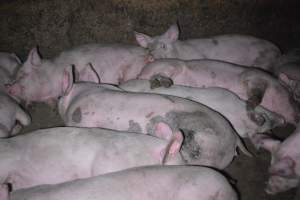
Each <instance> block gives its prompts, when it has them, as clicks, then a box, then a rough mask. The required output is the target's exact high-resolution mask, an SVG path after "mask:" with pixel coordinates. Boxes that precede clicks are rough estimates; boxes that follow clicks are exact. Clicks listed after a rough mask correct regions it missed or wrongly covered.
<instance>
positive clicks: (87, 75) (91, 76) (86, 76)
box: [79, 63, 100, 83]
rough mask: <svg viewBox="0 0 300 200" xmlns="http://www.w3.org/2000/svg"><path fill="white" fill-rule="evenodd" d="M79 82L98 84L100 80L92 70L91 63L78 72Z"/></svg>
mask: <svg viewBox="0 0 300 200" xmlns="http://www.w3.org/2000/svg"><path fill="white" fill-rule="evenodd" d="M79 81H83V82H92V83H100V78H99V76H98V74H97V72H96V70H95V69H94V68H93V66H92V64H91V63H88V64H87V65H86V66H85V67H84V68H83V69H82V70H81V71H80V72H79Z"/></svg>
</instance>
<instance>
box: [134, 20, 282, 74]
mask: <svg viewBox="0 0 300 200" xmlns="http://www.w3.org/2000/svg"><path fill="white" fill-rule="evenodd" d="M178 36H179V30H178V26H177V25H176V24H174V25H172V26H170V27H169V29H168V30H167V31H166V32H165V33H163V34H162V35H159V36H155V37H150V36H148V35H146V34H143V33H138V32H136V33H135V37H136V40H137V42H138V44H139V45H140V46H142V47H144V48H147V49H149V50H150V53H151V54H152V55H153V56H154V58H155V59H157V58H178V59H182V60H195V59H213V60H222V61H227V62H231V63H235V64H238V65H244V66H250V67H258V68H261V69H264V70H272V69H273V67H274V64H275V63H276V61H277V59H278V58H279V57H280V56H281V51H280V50H279V48H278V47H277V46H275V45H274V44H272V43H271V42H269V41H266V40H263V39H259V38H256V37H253V36H249V35H238V34H227V35H219V36H213V37H207V38H200V39H189V40H183V41H181V40H178Z"/></svg>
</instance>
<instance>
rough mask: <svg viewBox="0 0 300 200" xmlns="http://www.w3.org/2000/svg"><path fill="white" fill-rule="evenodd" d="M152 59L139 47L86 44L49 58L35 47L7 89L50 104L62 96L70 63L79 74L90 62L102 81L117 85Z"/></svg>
mask: <svg viewBox="0 0 300 200" xmlns="http://www.w3.org/2000/svg"><path fill="white" fill-rule="evenodd" d="M151 59H152V57H151V56H149V55H148V53H147V51H146V50H144V49H143V48H141V47H138V46H137V47H136V46H130V45H120V44H110V45H108V44H88V45H82V46H79V47H76V48H73V49H70V50H68V51H64V52H62V53H61V54H60V55H58V56H57V57H55V58H54V59H52V60H47V59H42V58H41V57H40V56H39V54H38V52H37V49H36V48H34V49H32V50H31V51H30V53H29V55H28V58H27V60H26V62H25V63H24V64H23V66H22V67H21V68H20V70H19V71H18V73H17V77H16V81H15V83H14V84H12V85H11V86H10V87H8V92H9V93H10V94H11V95H13V96H15V97H18V98H20V99H23V100H25V101H26V102H27V104H29V103H30V102H32V101H35V102H48V103H50V104H53V102H56V100H57V98H58V97H59V96H61V95H62V92H63V89H62V88H61V85H62V81H63V72H64V69H65V68H66V67H69V66H70V65H74V66H76V68H77V69H78V72H79V73H84V72H82V71H81V70H82V69H83V68H84V67H85V66H86V65H87V64H88V63H90V64H91V65H92V66H93V68H94V70H95V71H96V72H97V74H99V76H100V77H101V82H102V83H111V84H118V83H121V82H123V81H126V80H129V79H133V78H136V76H137V74H138V73H139V72H140V71H141V69H142V67H144V65H145V64H146V63H148V62H150V61H151Z"/></svg>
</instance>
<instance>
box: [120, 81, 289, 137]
mask: <svg viewBox="0 0 300 200" xmlns="http://www.w3.org/2000/svg"><path fill="white" fill-rule="evenodd" d="M119 88H121V89H123V90H125V91H131V92H147V93H157V94H167V95H173V96H178V97H183V98H187V99H190V100H193V101H196V102H199V103H202V104H204V105H206V106H208V107H210V108H212V109H213V110H215V111H217V112H219V113H220V114H222V115H223V116H224V117H225V118H227V119H228V120H229V121H230V123H231V124H232V125H233V128H234V129H235V130H236V131H237V133H238V134H239V135H240V136H241V137H243V138H245V137H249V136H251V135H253V134H256V133H263V132H267V131H269V130H271V129H273V128H275V127H277V126H280V125H282V124H283V123H284V119H283V118H282V117H280V116H279V115H277V114H276V113H273V112H270V111H268V110H267V109H265V108H263V107H261V106H257V107H256V108H255V115H256V117H257V118H262V119H259V120H261V121H263V124H259V123H255V121H252V120H250V119H249V117H248V114H247V110H246V103H245V101H243V100H241V99H240V98H239V97H238V96H237V95H236V94H234V93H232V92H230V91H229V90H226V89H223V88H194V87H186V86H180V85H172V86H170V87H169V88H164V87H159V88H155V89H151V86H150V82H149V81H148V80H129V81H127V82H125V83H123V84H121V85H119ZM259 120H258V121H259Z"/></svg>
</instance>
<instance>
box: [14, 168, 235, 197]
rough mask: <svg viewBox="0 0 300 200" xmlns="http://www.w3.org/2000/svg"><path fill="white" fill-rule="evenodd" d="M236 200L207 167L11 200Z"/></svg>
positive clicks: (123, 174) (128, 176)
mask: <svg viewBox="0 0 300 200" xmlns="http://www.w3.org/2000/svg"><path fill="white" fill-rule="evenodd" d="M211 196H214V197H215V199H216V200H221V199H222V200H236V199H237V197H236V193H235V191H234V190H233V188H232V187H231V186H230V185H229V183H228V181H227V180H226V179H225V178H224V177H223V176H222V175H221V174H219V173H218V172H216V171H214V170H212V169H209V168H204V167H191V166H171V167H157V166H151V167H141V168H132V169H129V170H124V171H120V172H117V173H111V174H106V175H102V176H98V177H94V178H90V179H82V180H76V181H72V182H66V183H62V184H59V185H52V186H51V185H48V186H47V185H44V186H39V187H35V188H32V189H29V190H20V191H16V192H13V193H12V195H11V200H21V199H31V200H44V199H45V200H46V199H47V200H61V199H64V200H71V199H72V200H97V199H105V200H141V199H144V200H181V199H186V198H187V197H188V198H189V199H191V200H199V199H201V200H209V199H210V197H211Z"/></svg>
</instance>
